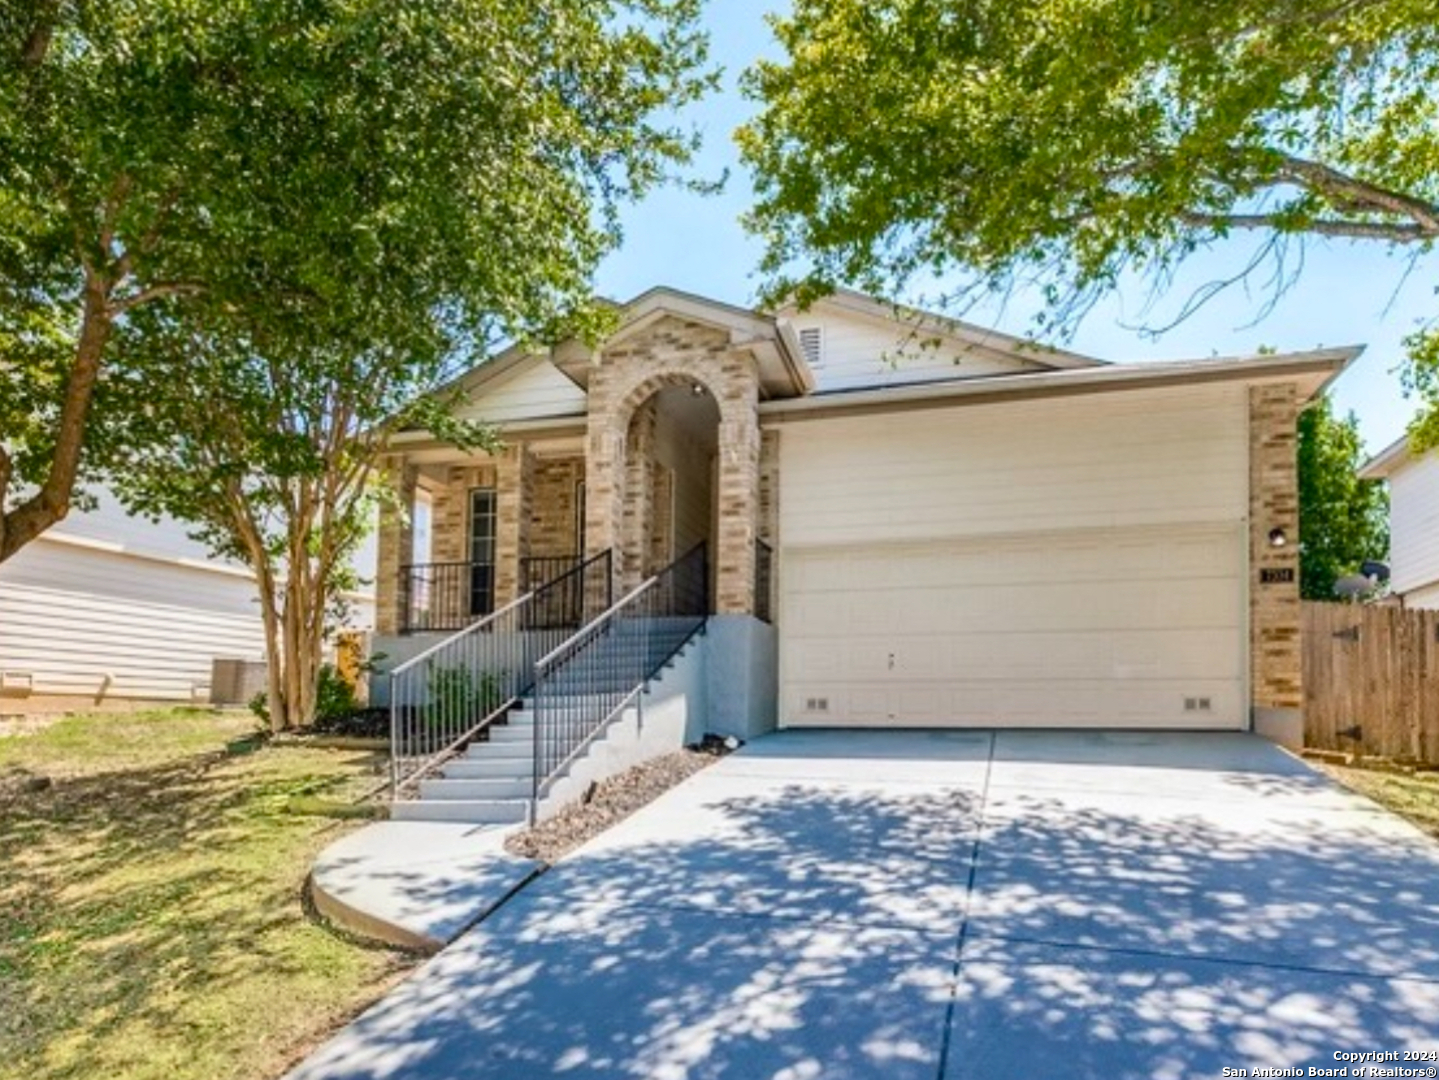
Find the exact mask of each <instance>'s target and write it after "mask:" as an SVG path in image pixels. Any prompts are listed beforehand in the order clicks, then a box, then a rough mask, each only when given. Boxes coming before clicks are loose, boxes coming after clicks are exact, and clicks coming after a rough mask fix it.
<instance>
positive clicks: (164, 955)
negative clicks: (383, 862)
mask: <svg viewBox="0 0 1439 1080" xmlns="http://www.w3.org/2000/svg"><path fill="white" fill-rule="evenodd" d="M252 729H253V721H252V720H251V719H249V718H248V717H245V716H238V715H217V714H213V713H210V712H208V711H199V710H172V711H164V712H153V713H139V714H131V715H119V716H117V715H105V716H84V717H74V718H70V719H67V720H64V721H61V722H60V723H58V724H55V725H54V726H52V727H49V728H46V729H45V730H44V731H41V732H39V733H38V734H34V735H30V736H25V737H19V738H8V739H0V1061H4V1063H5V1067H6V1069H7V1070H8V1075H13V1076H24V1077H27V1080H61V1078H71V1077H74V1078H79V1077H96V1076H103V1077H106V1078H107V1080H192V1078H193V1080H264V1078H269V1077H273V1076H276V1075H278V1074H279V1073H280V1072H282V1071H283V1070H284V1069H285V1067H286V1066H287V1065H288V1064H289V1063H290V1062H291V1061H293V1060H294V1059H295V1058H296V1057H297V1056H298V1055H299V1054H300V1053H302V1052H303V1050H304V1049H305V1048H307V1047H308V1046H310V1045H312V1044H313V1043H314V1042H316V1041H317V1040H318V1039H319V1038H321V1037H322V1036H323V1035H324V1034H326V1033H327V1032H328V1031H330V1030H331V1029H333V1028H334V1027H335V1026H336V1025H337V1024H338V1023H340V1022H342V1021H343V1020H345V1019H347V1018H348V1017H350V1016H352V1015H353V1014H354V1013H355V1012H356V1011H357V1010H358V1009H359V1008H361V1007H362V1006H364V1005H365V1004H367V1003H368V1002H370V1001H372V1000H374V999H375V998H376V997H377V996H378V995H379V994H380V993H381V992H383V990H385V989H386V988H387V987H388V986H390V985H391V984H392V983H393V982H394V980H395V978H396V977H397V976H398V974H399V973H401V972H403V971H405V970H406V969H408V968H409V967H410V966H411V965H412V964H413V963H414V958H413V957H410V956H407V955H404V954H399V953H395V952H392V951H387V950H381V949H374V948H362V947H359V946H357V945H355V944H353V943H351V942H349V941H346V940H343V939H341V938H340V937H337V936H336V935H334V934H332V933H330V932H329V931H327V930H326V929H324V928H323V927H321V926H319V925H317V924H316V923H315V922H313V921H312V920H310V919H309V918H307V917H306V914H305V912H304V910H303V907H302V903H301V896H302V886H303V883H304V880H305V877H306V875H307V873H308V871H309V867H310V863H311V861H312V860H313V858H314V856H315V855H316V853H318V851H319V850H320V849H321V848H322V847H324V846H325V845H326V844H328V843H329V842H331V841H332V840H333V839H334V838H335V837H336V836H338V835H339V834H340V831H341V830H342V829H344V828H348V827H350V826H347V825H340V824H338V823H337V822H335V821H334V820H331V819H329V818H327V817H322V816H305V815H302V814H297V813H295V812H294V810H295V807H296V805H297V803H302V802H303V801H304V800H306V799H310V800H313V799H316V798H319V799H324V800H329V799H341V800H343V799H345V798H348V797H353V795H354V794H356V793H358V792H359V791H360V790H362V789H364V788H367V787H370V786H372V785H373V782H374V768H375V759H374V758H373V757H372V756H371V755H368V754H361V753H353V752H343V751H333V750H317V749H311V748H303V747H293V746H284V747H278V746H276V747H271V746H257V745H256V744H253V743H250V742H247V741H246V737H247V736H248V735H250V734H251V733H252Z"/></svg>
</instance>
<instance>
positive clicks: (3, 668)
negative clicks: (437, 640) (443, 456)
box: [0, 489, 374, 713]
mask: <svg viewBox="0 0 1439 1080" xmlns="http://www.w3.org/2000/svg"><path fill="white" fill-rule="evenodd" d="M96 494H97V505H96V506H95V507H94V508H93V509H89V510H83V511H82V510H75V511H72V512H71V513H70V515H69V516H68V517H66V518H65V519H64V520H63V521H61V522H60V523H58V524H57V525H55V526H54V527H53V528H51V529H49V530H48V531H46V532H45V533H43V534H42V535H41V536H40V537H38V538H37V539H36V540H35V541H33V542H32V543H30V544H29V545H27V546H26V547H24V548H22V549H21V550H20V552H19V553H18V554H16V555H15V556H13V557H12V558H10V559H8V560H6V562H4V563H3V564H0V713H3V712H12V711H15V712H18V711H32V710H39V711H50V710H54V709H59V708H82V707H87V706H96V705H111V704H117V703H133V702H138V703H144V702H172V703H173V702H206V701H209V700H210V698H211V690H212V686H211V674H212V665H213V662H214V661H215V660H236V661H243V662H249V663H259V662H262V661H263V660H264V657H265V637H264V629H263V626H262V622H261V618H260V609H259V602H258V600H257V598H256V591H255V590H256V586H255V578H254V575H253V574H251V573H250V571H249V570H248V569H247V568H245V567H244V566H241V565H239V564H237V563H233V562H230V561H228V560H224V559H217V558H215V557H214V556H213V555H212V554H211V553H210V552H209V550H208V549H207V548H206V547H205V546H204V545H203V544H201V543H199V542H198V541H195V540H192V539H190V537H189V536H188V532H189V529H188V527H187V526H186V525H184V524H183V523H182V522H179V521H174V520H169V519H166V520H162V521H159V522H155V521H151V520H149V519H147V518H143V517H137V516H135V515H132V514H129V513H127V512H126V511H125V509H124V508H123V507H122V506H121V505H120V503H119V501H118V500H117V499H116V498H115V497H114V496H113V495H112V494H111V493H109V492H108V491H105V490H103V489H102V490H100V491H98V492H97V493H96ZM366 558H367V559H368V567H367V566H366ZM373 566H374V552H373V550H371V551H370V552H369V553H368V555H367V556H366V555H362V556H361V557H360V559H359V560H357V569H359V570H360V572H361V573H362V575H364V576H365V577H367V578H370V579H372V578H373V576H374V570H373ZM352 600H353V603H354V616H355V618H354V622H355V626H356V628H357V629H362V628H368V627H369V626H370V625H371V624H372V623H373V618H374V616H373V608H374V599H373V596H372V595H370V594H369V592H368V587H367V590H366V591H365V592H362V593H357V594H356V595H355V596H354V597H353V598H352ZM241 696H243V695H241Z"/></svg>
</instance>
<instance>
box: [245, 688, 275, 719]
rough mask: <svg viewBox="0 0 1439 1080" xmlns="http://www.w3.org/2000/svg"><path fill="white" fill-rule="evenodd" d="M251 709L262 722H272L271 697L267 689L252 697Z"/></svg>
mask: <svg viewBox="0 0 1439 1080" xmlns="http://www.w3.org/2000/svg"><path fill="white" fill-rule="evenodd" d="M249 709H250V711H251V712H252V713H254V714H255V715H256V716H257V717H258V718H259V720H260V723H262V724H266V725H268V724H269V723H270V697H269V695H268V694H266V693H265V691H263V690H261V691H260V692H259V693H258V694H256V695H255V696H254V697H252V698H251V699H250V702H249Z"/></svg>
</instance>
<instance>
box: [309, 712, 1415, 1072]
mask: <svg viewBox="0 0 1439 1080" xmlns="http://www.w3.org/2000/svg"><path fill="white" fill-rule="evenodd" d="M1336 1051H1337V1052H1362V1051H1398V1052H1404V1051H1430V1052H1435V1053H1439V845H1436V844H1435V843H1434V842H1432V841H1430V840H1428V839H1426V838H1425V837H1424V836H1422V835H1421V834H1420V833H1419V832H1418V831H1416V830H1415V829H1413V828H1411V827H1410V826H1408V825H1407V824H1406V823H1404V822H1402V821H1400V820H1399V819H1397V818H1394V817H1392V816H1390V815H1389V814H1387V813H1385V812H1383V811H1381V810H1379V809H1378V808H1377V807H1375V806H1374V805H1373V804H1372V803H1369V802H1367V801H1365V800H1363V799H1360V798H1359V797H1357V796H1354V795H1351V794H1349V793H1347V792H1345V791H1343V790H1342V789H1340V788H1338V787H1336V786H1335V785H1333V784H1331V783H1329V782H1328V781H1327V780H1325V779H1324V778H1322V777H1321V776H1319V775H1318V774H1316V773H1314V772H1313V771H1311V770H1310V769H1308V768H1307V767H1306V766H1305V765H1304V764H1303V763H1301V762H1298V761H1296V760H1295V759H1293V758H1291V757H1289V756H1288V755H1286V754H1284V753H1283V752H1282V751H1280V750H1277V749H1276V748H1274V747H1272V746H1269V745H1267V744H1265V743H1262V742H1260V741H1258V740H1256V739H1252V738H1248V737H1244V736H1226V735H1174V736H1162V735H1131V734H1083V733H1007V732H1006V733H1000V734H998V735H993V734H990V733H983V732H973V733H966V732H953V733H919V732H914V733H905V732H896V733H831V732H793V733H785V734H781V735H777V736H772V737H769V738H766V739H762V740H760V741H758V742H757V743H754V744H752V745H751V746H750V747H748V748H747V749H746V750H745V751H744V752H742V753H740V754H737V755H735V756H734V757H731V758H729V759H727V760H725V761H724V762H722V763H720V764H718V765H716V766H714V767H712V768H710V769H708V770H706V771H704V772H702V773H700V774H699V775H698V776H696V777H694V778H692V779H691V780H689V781H687V782H686V783H684V784H682V785H681V786H680V787H678V788H676V789H675V790H674V791H672V792H670V793H669V794H668V795H666V796H665V797H663V798H662V799H660V800H658V801H657V802H655V803H654V804H652V805H651V806H650V807H648V808H646V809H645V810H643V811H641V812H640V813H639V814H637V815H636V816H635V817H633V818H631V819H630V820H629V821H627V822H624V823H622V824H621V825H619V826H617V827H616V828H615V829H612V830H611V831H610V832H609V833H607V834H606V835H604V836H602V837H600V838H599V839H598V840H596V841H595V842H593V843H591V844H589V845H588V846H586V847H585V848H583V849H581V851H579V852H578V853H576V854H575V855H574V856H572V857H571V858H569V859H567V860H566V861H565V862H563V863H561V864H560V865H559V866H558V867H556V868H555V869H553V870H552V871H550V872H549V873H547V874H546V875H544V876H543V877H541V878H540V879H538V880H537V881H535V882H534V883H533V884H532V885H531V886H529V887H528V888H526V889H525V890H524V891H522V892H521V893H519V894H518V895H517V896H516V897H515V898H514V899H512V900H511V901H509V902H508V903H507V904H505V905H504V906H503V907H502V908H501V909H500V910H499V911H498V912H496V913H495V914H494V915H492V916H491V917H490V918H488V919H487V920H485V922H484V923H482V924H481V925H480V927H478V928H477V929H476V930H474V931H472V932H470V933H468V934H466V935H464V936H463V937H462V938H461V939H460V940H459V941H458V942H456V943H455V944H454V945H453V946H451V947H450V948H448V949H447V950H445V951H444V952H443V953H441V954H440V955H439V956H438V957H436V958H435V959H434V960H433V961H431V962H430V963H429V964H428V965H427V966H426V967H425V968H423V969H422V970H421V971H420V972H419V973H418V974H417V975H416V977H414V978H412V979H411V980H410V981H408V982H407V983H406V984H404V985H403V986H401V987H400V988H399V989H398V990H397V991H396V992H395V993H394V994H392V995H391V996H390V997H389V998H387V999H386V1000H385V1001H384V1002H382V1003H381V1004H380V1005H378V1006H377V1007H376V1008H374V1009H373V1010H371V1011H370V1012H369V1013H368V1014H366V1015H365V1016H363V1017H362V1018H361V1019H360V1020H358V1021H357V1022H356V1023H355V1024H353V1025H352V1026H351V1027H350V1028H348V1029H347V1030H345V1031H344V1032H342V1033H341V1034H340V1035H339V1036H338V1037H337V1038H335V1039H334V1040H333V1041H332V1042H331V1043H329V1044H328V1045H327V1046H325V1047H323V1048H322V1049H321V1050H320V1051H319V1052H318V1053H317V1054H316V1055H315V1056H314V1057H312V1058H311V1059H310V1060H309V1061H308V1062H306V1063H305V1064H304V1065H303V1066H301V1067H300V1068H299V1069H298V1070H297V1071H296V1072H295V1073H294V1074H293V1077H294V1080H340V1078H345V1080H360V1078H364V1080H380V1078H384V1080H400V1078H430V1080H461V1078H479V1077H486V1078H500V1077H503V1078H513V1080H530V1078H541V1077H566V1078H570V1077H627V1078H636V1080H638V1078H645V1080H682V1078H687V1080H719V1078H724V1080H761V1078H765V1080H847V1078H859V1077H874V1078H885V1080H908V1078H915V1080H960V1078H968V1077H986V1078H989V1077H993V1078H996V1080H1001V1078H1002V1080H1026V1078H1034V1080H1040V1078H1044V1080H1048V1078H1052V1077H1056V1076H1064V1077H1071V1078H1084V1077H1095V1078H1105V1080H1122V1078H1134V1080H1153V1078H1165V1080H1178V1078H1186V1077H1195V1078H1199V1077H1203V1078H1211V1077H1219V1076H1221V1075H1223V1070H1224V1068H1225V1067H1229V1068H1249V1069H1253V1068H1256V1067H1264V1068H1283V1067H1298V1068H1301V1069H1307V1068H1308V1067H1310V1066H1315V1067H1326V1068H1334V1067H1338V1066H1339V1065H1341V1064H1343V1063H1342V1062H1340V1061H1336V1060H1335V1058H1334V1054H1335V1052H1336ZM1401 1064H1402V1062H1401ZM1429 1065H1435V1066H1439V1061H1431V1062H1421V1063H1419V1067H1420V1068H1427V1067H1428V1066H1429ZM1350 1074H1351V1075H1352V1074H1353V1073H1352V1069H1351V1073H1350Z"/></svg>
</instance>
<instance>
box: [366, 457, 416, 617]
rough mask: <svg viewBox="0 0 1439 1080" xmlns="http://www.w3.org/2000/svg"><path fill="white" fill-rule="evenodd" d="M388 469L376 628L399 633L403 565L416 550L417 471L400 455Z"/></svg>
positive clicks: (386, 465)
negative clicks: (389, 495) (413, 525)
mask: <svg viewBox="0 0 1439 1080" xmlns="http://www.w3.org/2000/svg"><path fill="white" fill-rule="evenodd" d="M384 471H385V480H386V483H388V484H389V486H390V490H391V492H392V495H393V499H392V500H391V501H390V502H389V503H387V504H386V505H385V506H384V508H383V509H382V510H381V511H380V528H379V534H378V536H377V537H376V542H377V547H378V552H377V555H378V557H377V559H376V566H375V574H376V581H375V632H376V633H379V634H398V633H399V632H400V609H401V605H402V603H403V601H404V598H403V597H402V596H401V591H402V590H401V583H400V567H401V566H403V565H404V564H405V563H408V562H409V561H410V559H411V553H412V552H413V551H414V532H413V530H412V528H411V523H410V512H411V508H412V507H413V506H414V505H415V479H416V471H415V467H414V466H413V465H409V464H407V463H405V461H404V459H403V458H399V457H392V458H389V459H387V460H386V461H385V463H384Z"/></svg>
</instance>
